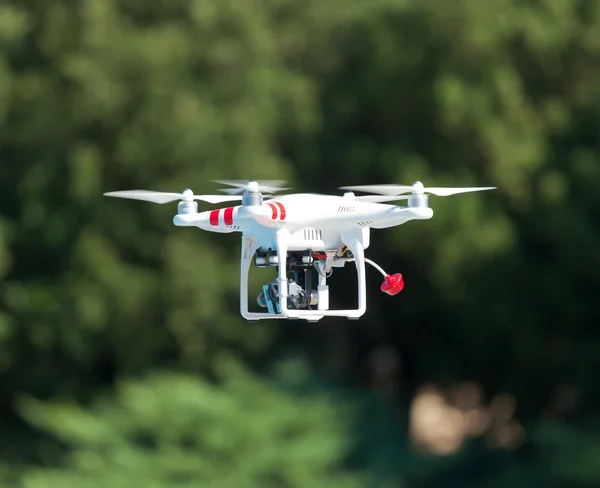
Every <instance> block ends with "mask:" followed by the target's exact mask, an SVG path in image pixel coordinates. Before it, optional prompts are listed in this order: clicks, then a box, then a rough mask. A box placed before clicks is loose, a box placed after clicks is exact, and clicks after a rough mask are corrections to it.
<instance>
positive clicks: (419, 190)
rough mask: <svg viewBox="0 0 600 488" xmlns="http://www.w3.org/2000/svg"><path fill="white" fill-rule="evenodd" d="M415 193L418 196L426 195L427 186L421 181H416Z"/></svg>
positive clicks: (414, 185) (414, 184)
mask: <svg viewBox="0 0 600 488" xmlns="http://www.w3.org/2000/svg"><path fill="white" fill-rule="evenodd" d="M413 193H415V194H417V195H422V194H423V193H425V186H424V185H423V183H421V182H420V181H415V182H414V183H413Z"/></svg>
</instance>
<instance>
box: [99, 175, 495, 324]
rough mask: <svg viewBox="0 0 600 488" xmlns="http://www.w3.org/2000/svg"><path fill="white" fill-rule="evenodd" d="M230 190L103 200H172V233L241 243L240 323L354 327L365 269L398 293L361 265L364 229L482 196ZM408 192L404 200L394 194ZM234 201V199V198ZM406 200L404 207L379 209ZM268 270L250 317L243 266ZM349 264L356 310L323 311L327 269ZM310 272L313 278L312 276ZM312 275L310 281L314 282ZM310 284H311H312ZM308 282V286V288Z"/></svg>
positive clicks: (415, 189) (267, 185)
mask: <svg viewBox="0 0 600 488" xmlns="http://www.w3.org/2000/svg"><path fill="white" fill-rule="evenodd" d="M222 183H226V184H229V185H232V186H234V187H235V188H234V189H227V190H224V191H226V192H227V193H230V194H231V195H230V196H225V195H194V194H193V193H192V191H191V190H185V191H184V192H183V193H181V194H179V193H159V192H149V191H145V190H132V191H124V192H110V193H105V195H107V196H115V197H122V198H132V199H138V200H146V201H151V202H154V203H167V202H169V201H174V200H180V202H179V204H178V211H177V214H176V215H175V217H174V218H173V223H174V224H175V225H176V226H185V227H198V228H200V229H202V230H206V231H209V232H217V233H231V232H239V233H240V234H241V237H242V249H241V263H240V271H241V276H240V312H241V314H242V316H243V317H244V318H246V319H247V320H260V319H273V318H288V319H306V320H309V321H316V320H319V319H321V318H323V317H325V316H343V317H347V318H350V319H358V318H359V317H361V316H362V315H363V314H364V313H365V312H366V308H367V303H366V273H365V264H366V263H368V264H371V265H372V266H374V267H375V268H376V269H377V270H378V271H379V272H380V273H381V274H382V275H383V276H384V282H383V284H382V285H381V290H382V291H384V292H386V293H388V294H390V295H395V294H396V293H398V292H399V291H400V290H402V288H403V286H404V283H403V281H402V275H400V274H398V273H397V274H395V275H389V274H387V273H386V272H385V271H383V269H381V268H380V267H379V266H378V265H377V264H376V263H374V262H373V261H371V260H369V259H366V258H365V255H364V251H365V249H367V248H368V247H369V244H370V229H371V228H373V229H383V228H388V227H393V226H397V225H401V224H404V223H406V222H408V221H410V220H424V219H430V218H432V217H433V210H432V209H431V208H430V207H429V204H428V196H427V195H426V194H425V193H432V194H436V195H440V196H446V195H452V194H455V193H463V192H467V191H478V190H489V189H493V188H491V187H485V188H461V189H447V188H429V189H425V188H424V187H423V185H422V184H421V183H420V182H416V183H415V184H414V185H412V186H398V185H373V186H357V187H344V188H342V189H346V190H359V191H365V192H377V193H380V194H379V195H364V196H356V195H355V194H354V193H353V191H346V192H345V193H344V194H343V195H342V196H336V195H320V194H309V193H308V194H290V195H281V196H279V197H276V198H270V199H267V198H265V197H264V196H263V192H265V193H273V192H276V191H279V190H281V189H282V188H280V187H278V186H276V185H277V184H278V183H281V182H272V181H268V182H257V181H249V182H239V181H234V182H231V181H226V182H222ZM407 192H410V193H411V194H410V195H402V193H407ZM240 193H241V195H239V194H240ZM196 200H204V201H207V202H209V203H221V202H229V201H240V200H241V205H235V206H228V207H224V208H217V209H213V210H209V211H205V212H198V204H197V203H196ZM396 200H408V206H407V207H400V206H396V205H391V204H387V203H385V202H389V201H396ZM253 262H254V264H255V265H256V266H257V267H267V266H271V267H274V268H276V270H277V279H276V280H275V281H273V282H271V283H268V284H266V285H264V286H263V291H262V293H260V294H259V296H258V299H257V301H258V304H259V305H260V306H261V307H263V308H265V309H267V310H266V311H265V312H252V311H250V310H249V306H248V275H249V270H250V266H251V264H252V263H253ZM347 262H354V264H355V266H356V270H357V278H358V306H357V308H356V309H348V310H330V309H329V286H328V285H327V278H328V277H329V276H330V275H331V273H332V272H333V268H340V267H343V266H345V264H346V263H347ZM315 271H316V273H315ZM315 275H316V276H315ZM315 277H316V280H315ZM315 281H316V282H315Z"/></svg>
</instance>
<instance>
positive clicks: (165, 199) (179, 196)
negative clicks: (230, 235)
mask: <svg viewBox="0 0 600 488" xmlns="http://www.w3.org/2000/svg"><path fill="white" fill-rule="evenodd" d="M104 196H106V197H117V198H129V199H131V200H143V201H145V202H152V203H160V204H162V203H169V202H174V201H176V200H182V201H186V202H191V201H193V200H202V201H204V202H208V203H222V202H232V201H239V200H241V199H242V197H241V196H226V195H194V193H193V192H192V190H189V189H187V190H184V191H183V192H182V193H170V192H161V191H150V190H124V191H111V192H108V193H105V194H104Z"/></svg>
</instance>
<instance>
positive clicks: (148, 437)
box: [21, 361, 367, 488]
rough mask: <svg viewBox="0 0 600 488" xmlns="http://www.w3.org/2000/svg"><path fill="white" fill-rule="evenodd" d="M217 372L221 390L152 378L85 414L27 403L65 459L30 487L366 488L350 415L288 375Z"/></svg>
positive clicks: (130, 384)
mask: <svg viewBox="0 0 600 488" xmlns="http://www.w3.org/2000/svg"><path fill="white" fill-rule="evenodd" d="M217 369H218V370H219V371H220V373H221V376H223V377H224V381H223V382H222V383H221V382H219V384H218V385H217V384H214V383H211V382H207V381H205V380H201V379H199V378H197V377H192V376H187V375H183V374H176V373H172V372H153V373H151V374H149V375H147V376H146V377H145V378H143V379H138V380H129V381H123V382H119V384H118V385H117V387H116V391H115V392H114V394H113V393H111V394H110V395H108V396H103V397H100V398H98V399H96V400H95V401H94V402H93V403H92V404H91V405H89V406H87V407H83V406H80V405H76V404H73V403H70V404H67V403H55V404H43V403H40V402H38V401H35V400H33V399H30V398H29V399H24V400H23V401H22V402H21V405H22V412H23V414H24V415H25V417H26V418H27V419H28V420H29V421H30V422H32V423H33V424H34V425H35V426H37V427H38V428H42V429H44V430H46V431H47V432H49V433H51V434H52V435H53V436H55V437H56V438H57V439H58V440H60V441H61V444H62V445H64V446H66V448H67V453H66V462H65V463H64V464H62V463H60V466H57V465H56V464H57V462H56V460H55V459H54V457H53V456H51V457H50V459H51V462H50V465H49V466H47V467H42V468H39V469H35V470H30V471H28V472H26V473H25V475H24V478H23V479H22V480H21V481H22V483H23V488H51V487H56V488H58V487H61V488H68V487H78V488H86V487H89V488H92V487H105V486H111V487H115V488H116V487H126V486H127V487H128V486H146V487H148V488H153V487H156V488H168V487H198V486H206V487H209V486H210V487H215V488H216V487H232V488H233V487H242V486H243V487H261V488H269V487H273V488H275V487H277V488H281V487H290V488H292V487H297V488H312V487H327V486H336V487H340V488H346V487H347V488H351V487H357V488H358V487H363V486H365V483H366V481H367V480H366V479H365V478H364V476H363V475H361V474H360V473H355V472H352V471H348V470H345V469H344V458H345V457H346V456H347V454H348V450H349V447H350V445H351V439H350V438H349V433H350V430H349V425H350V423H351V421H352V418H353V417H352V411H351V410H349V411H347V412H346V415H344V414H342V413H343V412H344V410H345V409H344V408H343V407H340V406H339V405H338V404H337V403H338V402H337V401H336V400H335V398H332V397H331V395H328V394H313V393H301V392H299V391H298V389H297V385H296V386H294V385H289V382H290V378H289V375H288V377H285V378H279V379H276V381H277V383H279V384H273V382H272V380H264V379H260V378H258V377H256V376H253V375H251V374H249V373H247V372H246V371H245V369H244V368H242V367H240V365H238V364H237V363H232V362H230V361H227V363H226V364H225V365H224V366H223V364H221V365H220V366H219V367H217ZM295 369H296V370H297V369H298V368H295ZM300 373H302V371H300ZM282 381H283V382H284V383H287V384H288V386H290V387H291V388H290V387H288V388H282V385H281V382H282Z"/></svg>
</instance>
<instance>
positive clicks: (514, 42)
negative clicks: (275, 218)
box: [0, 0, 600, 488]
mask: <svg viewBox="0 0 600 488" xmlns="http://www.w3.org/2000/svg"><path fill="white" fill-rule="evenodd" d="M599 143H600V1H598V0H537V1H536V0H493V1H487V2H482V1H480V0H456V1H453V2H450V1H448V0H427V1H418V0H370V1H369V2H364V1H359V0H319V1H317V0H307V1H304V2H297V1H293V0H266V1H261V2H259V1H256V0H169V1H166V0H102V1H98V0H44V1H41V0H4V2H2V3H1V4H0V189H1V193H0V277H1V279H2V283H1V287H0V378H1V379H0V414H1V415H0V429H1V430H0V432H1V433H2V434H1V435H0V458H1V459H2V464H1V465H0V480H1V481H2V482H4V483H5V486H15V487H17V486H23V487H26V488H30V487H31V488H49V487H55V486H56V487H59V486H60V487H65V488H67V487H71V486H73V487H90V488H92V487H100V486H102V487H105V486H114V487H118V486H137V485H140V486H142V485H144V486H148V487H157V488H158V487H160V488H162V487H191V486H194V487H195V486H207V487H208V486H210V487H254V486H261V487H320V486H335V487H338V486H339V487H346V486H348V487H350V486H352V487H354V486H360V487H363V486H364V487H371V486H373V487H438V486H443V487H451V486H461V487H465V486H478V487H490V488H491V487H496V486H557V487H563V486H565V487H593V486H598V485H600V461H599V459H600V411H599V410H598V398H599V396H600V388H599V386H598V382H597V381H596V373H597V371H598V370H599V368H600V336H599V335H598V332H597V329H596V327H597V323H598V318H599V317H598V316H599V313H598V306H597V297H596V292H597V290H598V286H599V284H600V281H599V279H600V251H599V249H600V196H599V195H600V193H598V188H599V183H600V164H599V163H600V161H599V159H600V144H599ZM224 178H277V179H287V180H288V181H290V182H291V183H292V184H293V186H294V188H295V189H297V190H307V191H323V192H333V191H335V189H336V188H337V187H338V186H342V185H350V184H360V183H391V182H396V183H402V184H404V183H406V184H410V183H412V182H413V181H415V180H421V181H423V182H425V184H426V185H435V186H442V185H448V186H462V185H474V186H484V185H494V186H498V187H499V190H498V191H496V192H494V193H483V194H473V195H462V196H456V197H452V198H447V199H436V198H434V197H432V198H431V199H430V202H431V205H432V207H433V208H434V211H435V212H436V215H435V217H434V219H433V220H431V221H428V222H420V223H419V222H412V223H408V224H406V225H405V226H401V227H399V228H397V229H391V230H386V231H374V232H373V235H372V237H373V239H372V246H371V248H370V249H369V250H368V254H369V255H370V256H375V257H376V259H377V261H378V262H379V263H380V264H381V265H382V266H383V267H384V268H385V269H389V270H390V271H394V272H395V271H401V272H402V273H403V274H404V277H405V280H406V283H407V287H406V289H405V290H404V291H403V292H402V294H400V295H399V296H397V297H395V298H393V299H390V297H387V296H383V295H381V294H379V293H378V292H377V288H378V286H379V277H374V276H371V275H370V276H369V285H370V290H371V291H370V292H369V309H368V312H367V315H366V316H365V317H364V318H363V319H362V320H361V321H358V322H347V321H344V320H335V319H331V320H323V321H321V322H320V323H318V324H313V325H306V324H301V325H298V324H295V323H294V324H291V325H290V324H288V323H262V322H261V323H260V324H250V323H246V322H245V321H244V320H243V319H242V318H241V317H240V316H239V314H238V298H237V296H238V295H237V293H238V273H239V269H238V267H239V265H238V262H239V240H238V236H236V235H218V236H214V235H209V234H206V233H202V232H200V231H197V230H196V231H194V230H193V229H177V228H174V227H173V226H172V221H171V219H172V215H173V210H174V209H173V208H172V207H170V206H155V205H151V204H143V203H139V202H129V203H128V202H124V201H113V200H108V199H103V198H102V197H101V194H102V192H104V191H109V190H120V189H130V188H148V189H156V190H167V191H176V190H180V189H183V188H186V187H190V188H193V189H194V191H195V192H197V193H201V192H208V193H211V192H214V190H215V187H214V184H213V183H211V180H215V179H224ZM207 208H208V207H207ZM392 268H393V269H392ZM340 276H341V277H342V279H340V277H335V276H334V278H333V281H332V285H334V286H337V288H336V291H335V293H334V296H333V299H335V300H343V298H340V297H343V296H345V294H350V293H352V292H353V283H348V280H346V279H343V278H344V277H345V275H344V274H343V272H342V274H341V275H340ZM259 282H260V280H259V279H258V278H257V281H256V283H255V284H257V283H259ZM382 348H383V349H382ZM382 351H384V352H383V353H382ZM385 351H387V354H392V356H393V357H395V358H396V359H397V361H399V363H398V364H399V365H398V366H397V369H393V368H392V369H393V371H395V373H394V374H393V375H392V377H391V379H390V378H389V377H387V376H385V375H383V376H384V377H385V378H387V379H385V378H384V379H383V380H382V373H381V371H380V370H381V367H379V369H377V368H378V367H377V366H376V365H377V364H379V363H377V358H379V360H381V355H382V354H384V355H385ZM390 351H391V352H390ZM232 358H234V359H232ZM290 358H294V359H293V360H291V359H290ZM290 361H291V362H290ZM473 381H474V382H478V384H480V385H481V386H482V389H483V394H484V397H485V399H486V401H487V400H489V399H491V398H493V397H494V396H495V395H496V394H498V393H509V394H510V395H513V396H514V398H515V399H516V418H517V419H518V421H519V423H520V424H521V425H522V426H523V429H524V438H523V439H524V440H523V442H522V443H521V444H520V445H519V446H518V448H516V449H512V450H507V449H498V448H496V449H493V448H491V447H490V446H489V443H487V442H485V436H479V437H476V438H475V439H473V440H472V441H469V442H468V443H466V444H465V445H464V446H463V448H462V449H460V450H459V451H458V452H455V453H454V454H451V455H442V456H434V455H426V454H423V453H421V452H419V451H418V450H417V449H415V447H414V446H413V445H412V443H411V442H410V440H409V439H410V436H409V420H410V411H411V410H410V406H411V401H412V399H413V398H415V396H416V394H417V392H418V390H419V388H421V387H422V386H423V385H425V384H430V383H435V384H438V385H441V386H452V385H457V384H460V383H462V382H473ZM565 387H568V391H571V392H575V393H574V398H575V400H573V401H571V402H569V405H568V408H567V406H565V404H564V401H562V402H561V400H560V398H562V397H561V395H560V392H564V391H566V390H565Z"/></svg>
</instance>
